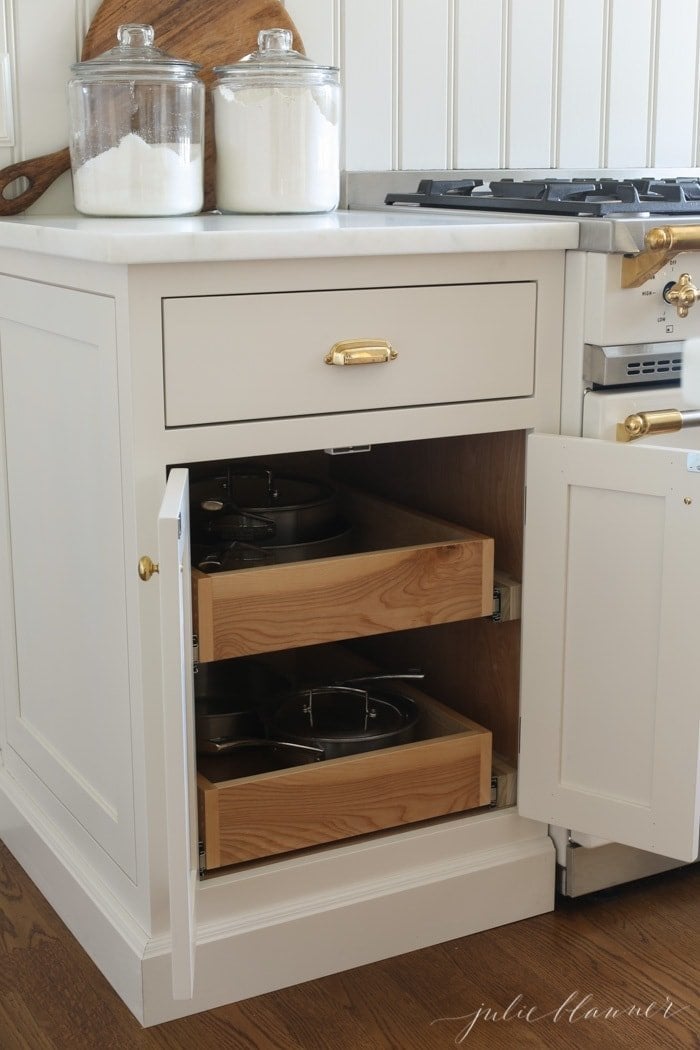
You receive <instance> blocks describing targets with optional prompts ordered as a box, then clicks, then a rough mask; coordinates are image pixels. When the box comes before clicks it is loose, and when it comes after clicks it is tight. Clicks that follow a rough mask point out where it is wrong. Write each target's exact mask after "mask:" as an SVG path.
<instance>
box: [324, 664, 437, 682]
mask: <svg viewBox="0 0 700 1050" xmlns="http://www.w3.org/2000/svg"><path fill="white" fill-rule="evenodd" d="M424 678H425V671H421V670H420V668H418V667H410V668H409V669H408V670H407V671H399V672H398V673H397V674H364V675H358V676H357V677H355V678H343V679H342V680H341V681H338V682H334V683H333V684H334V685H355V683H358V684H359V683H360V682H385V681H386V682H391V681H393V680H394V679H396V680H401V681H404V682H418V681H422V679H424Z"/></svg>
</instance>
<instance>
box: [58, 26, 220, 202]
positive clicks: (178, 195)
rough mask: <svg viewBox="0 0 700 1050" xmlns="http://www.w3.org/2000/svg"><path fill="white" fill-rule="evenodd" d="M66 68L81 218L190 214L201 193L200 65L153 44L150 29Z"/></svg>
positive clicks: (126, 31)
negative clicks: (174, 55) (172, 54)
mask: <svg viewBox="0 0 700 1050" xmlns="http://www.w3.org/2000/svg"><path fill="white" fill-rule="evenodd" d="M117 40H118V41H119V44H118V46H117V47H114V48H112V49H111V50H110V51H105V52H104V54H102V55H99V56H98V57H97V58H93V59H90V60H88V61H86V62H77V63H76V64H75V65H73V66H71V71H72V73H73V77H72V79H71V80H70V82H69V84H68V106H69V114H70V155H71V169H72V173H73V197H74V200H75V206H76V208H77V210H78V211H80V212H82V213H83V214H85V215H113V216H125V215H132V216H133V215H136V216H138V215H190V214H193V213H195V212H198V211H201V208H202V203H203V197H204V103H205V97H206V89H205V86H204V82H203V81H202V80H200V79H199V78H198V77H197V70H199V69H200V68H201V67H200V66H197V65H195V64H194V63H192V62H185V61H181V60H180V59H176V58H172V57H171V56H170V55H167V54H166V53H165V52H164V51H161V50H160V49H159V48H157V47H154V44H153V40H154V32H153V27H152V26H149V25H122V26H120V27H119V30H118V32H117Z"/></svg>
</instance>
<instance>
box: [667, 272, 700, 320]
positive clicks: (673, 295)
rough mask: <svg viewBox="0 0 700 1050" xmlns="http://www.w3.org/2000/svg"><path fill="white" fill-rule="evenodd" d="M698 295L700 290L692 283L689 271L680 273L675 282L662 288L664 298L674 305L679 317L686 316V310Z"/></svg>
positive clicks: (699, 295)
mask: <svg viewBox="0 0 700 1050" xmlns="http://www.w3.org/2000/svg"><path fill="white" fill-rule="evenodd" d="M698 297H700V292H699V291H698V289H697V288H696V287H695V285H694V284H693V279H692V277H691V276H690V274H689V273H682V274H681V275H680V277H679V278H678V280H677V281H676V283H675V284H672V285H667V286H666V288H664V299H665V300H666V302H667V303H671V305H672V306H675V307H676V310H677V311H678V316H679V317H687V316H688V310H690V308H691V306H694V305H695V303H696V302H697V301H698Z"/></svg>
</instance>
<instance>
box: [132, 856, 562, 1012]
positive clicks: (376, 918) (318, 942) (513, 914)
mask: <svg viewBox="0 0 700 1050" xmlns="http://www.w3.org/2000/svg"><path fill="white" fill-rule="evenodd" d="M479 861H480V862H481V863H479ZM423 870H424V871H425V869H423ZM554 875H555V864H554V848H553V846H552V843H551V841H550V840H549V839H548V838H546V837H544V838H542V837H539V838H536V839H531V840H526V841H524V842H519V843H517V844H516V845H513V846H511V845H509V846H505V847H503V848H502V849H496V850H488V851H484V852H483V854H482V856H481V857H480V858H475V857H474V856H473V855H470V856H469V857H467V858H465V864H464V868H463V870H461V871H458V870H456V869H455V867H454V866H452V867H451V868H450V870H449V871H448V872H447V873H446V874H445V877H444V878H440V877H439V876H437V875H436V874H435V873H433V877H432V880H431V881H430V882H423V883H420V882H415V883H414V884H411V883H410V880H409V879H404V880H401V882H400V883H398V884H397V885H396V887H395V891H394V892H392V890H391V887H390V886H388V885H387V884H386V881H385V882H384V883H383V885H382V886H381V891H380V889H379V886H378V887H377V892H376V894H375V895H372V894H371V893H368V887H367V885H365V886H364V888H363V893H362V896H358V897H357V898H356V899H354V900H353V899H350V898H349V897H348V896H347V895H346V896H345V897H344V898H343V900H342V901H341V902H339V903H337V904H334V903H333V901H332V899H331V898H328V899H327V900H326V901H325V906H324V905H323V904H322V903H321V902H319V901H317V910H315V911H313V912H311V911H309V910H305V911H304V912H303V913H302V912H301V911H298V912H297V914H294V912H293V910H291V909H289V910H287V911H286V913H285V914H284V915H283V916H278V920H277V921H276V922H272V921H265V918H264V915H262V914H261V917H260V922H259V923H258V924H257V925H256V924H255V923H254V922H250V921H248V922H246V923H245V924H242V923H237V924H233V923H232V924H231V925H230V927H229V928H228V930H227V929H226V928H224V926H223V925H222V924H217V927H216V936H212V937H211V938H208V937H207V930H206V928H200V930H199V938H198V943H197V955H196V966H195V975H196V976H195V989H194V996H193V998H192V999H191V1000H188V1001H186V1002H183V1001H176V1000H173V998H172V993H171V984H170V981H171V978H170V957H169V954H168V951H167V946H166V945H163V946H162V947H161V950H160V951H158V950H157V948H156V946H155V945H152V946H151V949H149V951H148V952H147V957H146V959H145V960H144V1004H145V1005H144V1012H145V1021H144V1023H145V1024H146V1025H153V1024H160V1023H162V1022H164V1021H170V1020H174V1019H175V1018H177V1017H183V1016H186V1015H188V1014H192V1013H198V1012H200V1011H202V1010H209V1009H213V1008H215V1007H217V1006H221V1005H223V1004H224V1003H230V1002H237V1001H240V1000H241V999H247V998H250V997H251V996H256V995H263V994H265V993H267V992H271V991H274V990H275V989H278V988H284V987H288V986H290V985H293V984H300V983H302V982H304V981H309V980H315V979H317V978H320V977H324V976H327V975H328V974H331V973H338V972H340V971H342V970H347V969H351V968H353V967H356V966H364V965H366V964H368V963H372V962H376V961H378V960H379V959H385V958H389V957H391V956H394V955H401V954H403V953H405V952H410V951H415V950H416V949H418V948H425V947H428V946H430V945H433V944H440V943H442V942H444V941H449V940H453V939H455V938H457V937H464V936H467V935H468V934H471V933H477V932H479V931H481V930H486V929H491V928H493V927H495V926H501V925H504V924H506V923H510V922H516V921H518V920H520V919H525V918H529V917H531V916H533V915H540V914H542V913H543V912H546V911H551V910H552V908H553V907H554ZM211 932H212V933H213V932H214V931H213V930H212V931H211Z"/></svg>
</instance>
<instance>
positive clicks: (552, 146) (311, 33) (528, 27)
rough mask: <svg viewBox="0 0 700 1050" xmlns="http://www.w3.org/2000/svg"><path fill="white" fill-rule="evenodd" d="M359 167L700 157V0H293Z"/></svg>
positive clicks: (650, 164) (616, 163)
mask: <svg viewBox="0 0 700 1050" xmlns="http://www.w3.org/2000/svg"><path fill="white" fill-rule="evenodd" d="M285 6H286V7H287V9H288V11H289V13H290V15H291V17H292V18H293V19H294V21H295V23H296V25H297V27H298V29H299V31H300V33H301V35H302V38H303V40H304V44H305V47H306V51H307V54H309V55H310V57H312V58H314V59H316V60H317V61H321V62H334V63H336V64H338V65H340V67H341V73H342V76H343V82H344V88H345V110H346V121H345V156H344V167H345V168H346V170H348V171H366V170H376V171H385V170H387V169H392V170H394V169H399V170H400V169H420V168H424V169H436V170H440V169H443V168H447V169H469V168H489V169H503V168H517V169H522V168H572V167H576V166H580V167H582V168H586V169H598V168H614V169H620V168H635V169H639V168H648V169H652V168H664V169H669V168H674V167H677V168H694V167H696V166H697V165H698V164H700V145H699V141H698V82H699V80H700V63H699V58H700V51H699V41H700V38H699V33H698V26H699V21H700V0H430V3H427V2H426V0H286V4H285Z"/></svg>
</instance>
